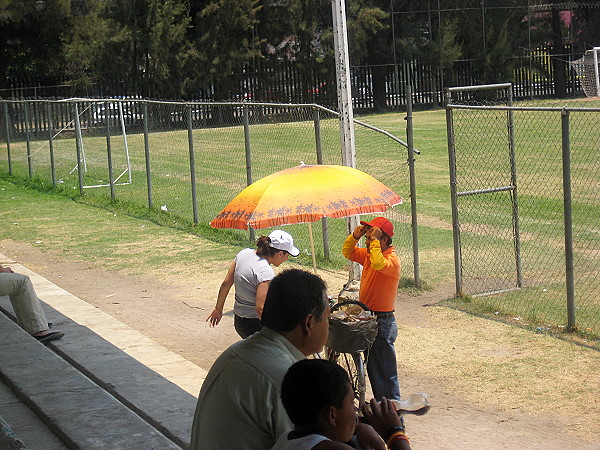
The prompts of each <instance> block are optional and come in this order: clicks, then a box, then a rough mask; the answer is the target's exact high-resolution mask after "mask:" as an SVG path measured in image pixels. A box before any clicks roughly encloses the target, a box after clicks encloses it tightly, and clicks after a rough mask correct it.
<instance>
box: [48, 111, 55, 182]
mask: <svg viewBox="0 0 600 450" xmlns="http://www.w3.org/2000/svg"><path fill="white" fill-rule="evenodd" d="M46 114H47V115H48V147H49V149H50V173H51V175H52V186H54V187H56V166H55V165H54V135H53V133H54V126H53V122H54V121H53V119H52V103H50V102H48V103H46Z"/></svg>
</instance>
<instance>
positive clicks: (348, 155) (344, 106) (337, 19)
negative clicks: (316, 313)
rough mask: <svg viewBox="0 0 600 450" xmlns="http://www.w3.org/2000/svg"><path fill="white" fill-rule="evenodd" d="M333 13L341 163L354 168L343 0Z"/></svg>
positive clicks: (355, 275) (335, 0) (353, 275)
mask: <svg viewBox="0 0 600 450" xmlns="http://www.w3.org/2000/svg"><path fill="white" fill-rule="evenodd" d="M331 10H332V13H333V38H334V39H333V43H334V49H335V74H336V80H337V82H336V86H337V98H338V111H339V113H340V143H341V148H342V163H343V164H344V165H345V166H349V167H352V168H356V145H355V139H354V113H353V112H352V92H351V91H350V62H349V57H348V31H347V26H346V2H345V0H331ZM357 225H358V219H357V218H356V216H354V217H350V218H349V219H348V220H347V221H346V226H347V228H348V230H347V231H348V234H350V233H351V232H352V231H353V230H354V228H356V226H357ZM360 272H361V271H360V267H359V265H358V264H356V263H352V264H350V273H349V278H350V279H349V281H350V282H351V281H352V280H358V279H359V278H360Z"/></svg>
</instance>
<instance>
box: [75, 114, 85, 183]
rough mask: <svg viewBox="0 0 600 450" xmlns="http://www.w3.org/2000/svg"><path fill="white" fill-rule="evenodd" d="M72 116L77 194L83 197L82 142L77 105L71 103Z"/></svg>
mask: <svg viewBox="0 0 600 450" xmlns="http://www.w3.org/2000/svg"><path fill="white" fill-rule="evenodd" d="M73 114H74V115H75V119H74V120H75V147H76V148H77V175H78V182H79V194H80V195H83V170H82V168H81V159H82V144H83V143H82V142H81V124H80V123H79V108H77V103H73Z"/></svg>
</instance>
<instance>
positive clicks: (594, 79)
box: [571, 47, 600, 97]
mask: <svg viewBox="0 0 600 450" xmlns="http://www.w3.org/2000/svg"><path fill="white" fill-rule="evenodd" d="M599 53H600V47H594V48H593V49H591V50H587V51H586V52H585V55H583V56H582V57H581V58H579V59H578V60H575V61H572V62H571V67H573V69H575V72H576V73H577V78H578V80H579V83H580V84H581V88H582V89H583V92H584V93H585V95H586V96H588V97H600V78H599V77H598V73H599V72H600V70H599V69H600V67H599V64H600V55H599Z"/></svg>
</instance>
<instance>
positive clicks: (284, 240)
mask: <svg viewBox="0 0 600 450" xmlns="http://www.w3.org/2000/svg"><path fill="white" fill-rule="evenodd" d="M269 239H271V244H269V245H270V246H271V247H273V248H276V249H277V250H284V251H286V252H288V253H289V254H290V255H292V256H298V255H299V254H300V250H298V249H297V248H296V247H294V238H293V237H292V235H291V234H290V233H286V232H285V231H281V230H274V231H272V232H271V234H269Z"/></svg>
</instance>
